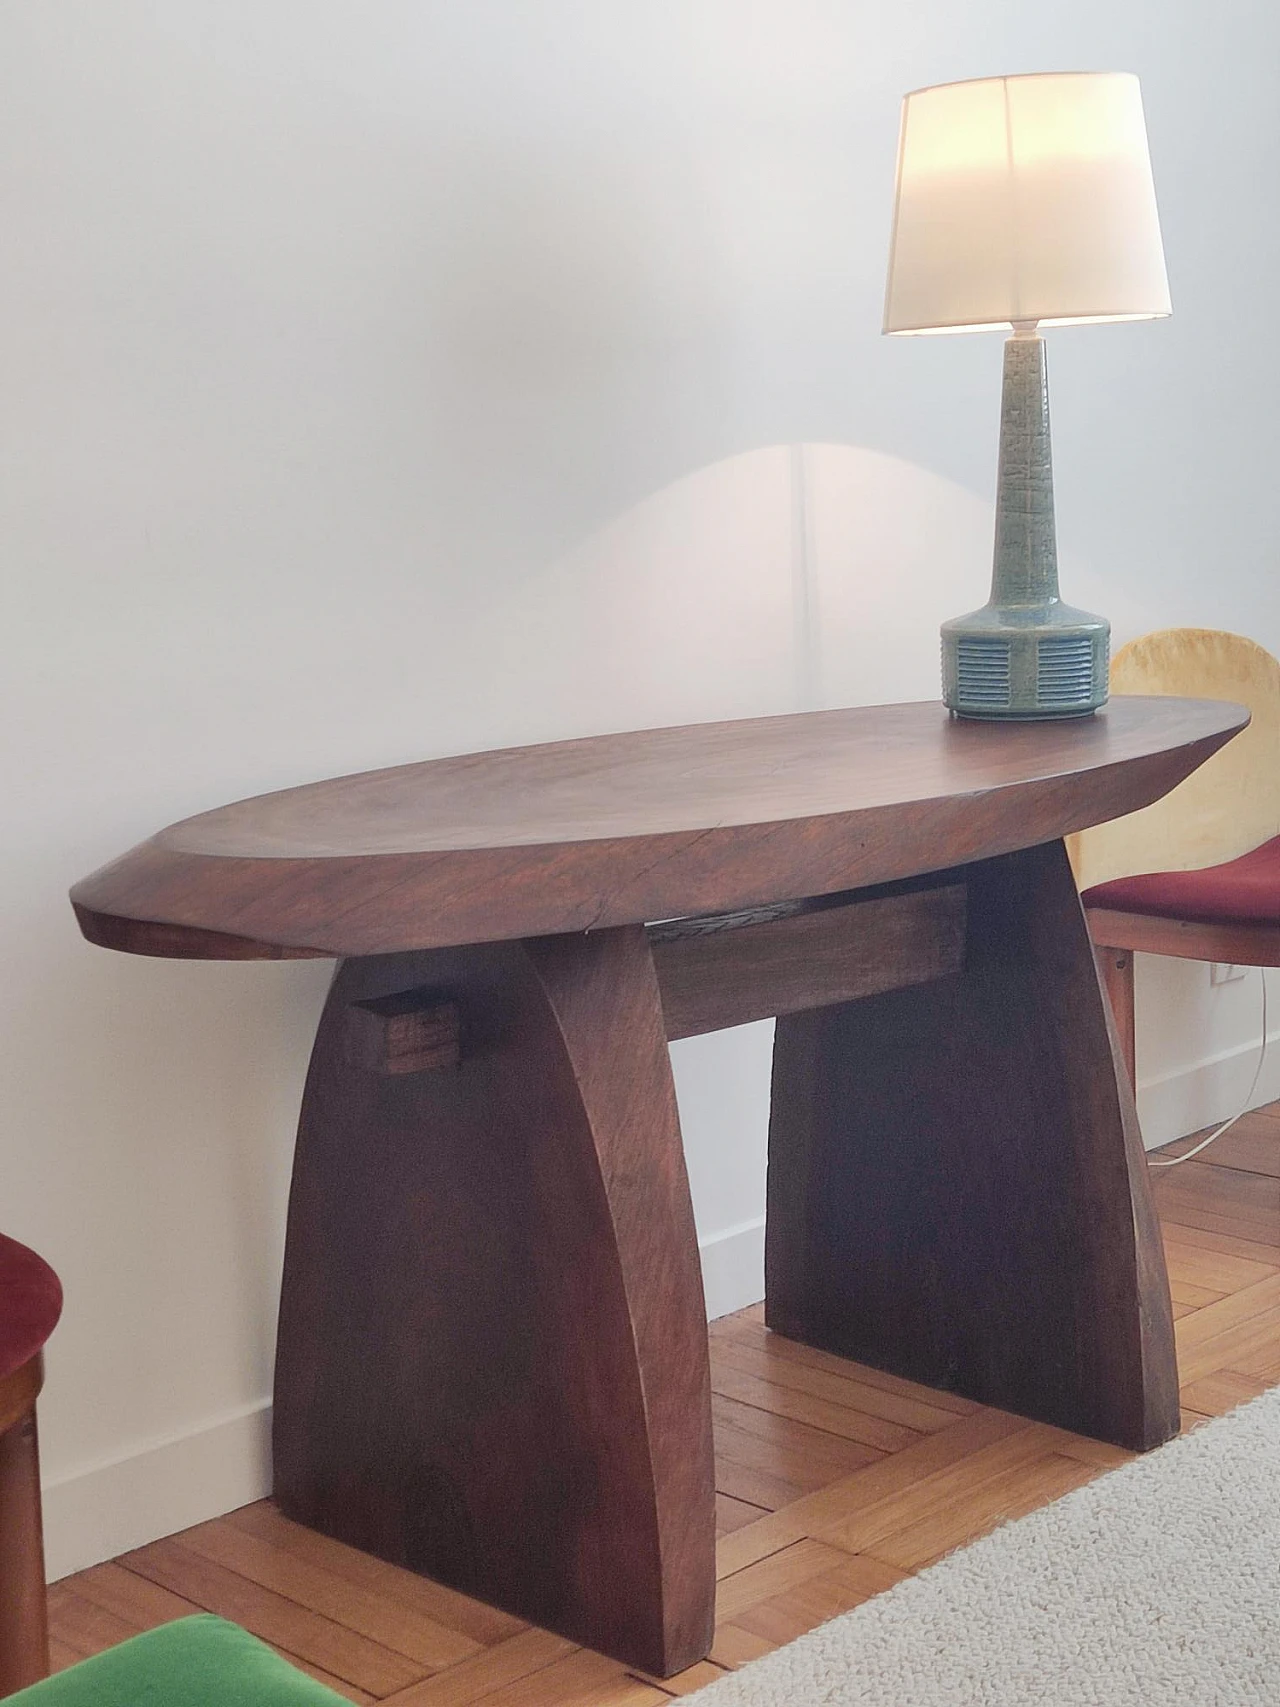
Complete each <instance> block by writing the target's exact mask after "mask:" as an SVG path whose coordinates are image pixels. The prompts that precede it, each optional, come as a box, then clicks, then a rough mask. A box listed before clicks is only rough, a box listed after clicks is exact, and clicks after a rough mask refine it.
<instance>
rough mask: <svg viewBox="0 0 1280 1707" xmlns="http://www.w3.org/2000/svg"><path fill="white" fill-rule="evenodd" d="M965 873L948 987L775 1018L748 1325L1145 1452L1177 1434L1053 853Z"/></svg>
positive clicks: (1163, 1328) (1158, 1289)
mask: <svg viewBox="0 0 1280 1707" xmlns="http://www.w3.org/2000/svg"><path fill="white" fill-rule="evenodd" d="M967 876H968V888H969V901H968V941H967V949H966V957H965V966H964V969H963V971H962V972H960V973H959V974H957V975H954V976H950V977H947V978H943V979H939V980H937V981H936V982H933V983H929V984H922V985H918V986H915V987H913V988H909V989H901V990H895V991H892V992H890V993H888V994H886V995H881V996H875V997H871V998H869V999H867V1000H864V1001H857V1002H850V1003H846V1004H844V1005H841V1006H837V1007H829V1008H824V1009H820V1010H817V1011H815V1012H812V1013H806V1014H800V1015H796V1016H793V1017H789V1018H786V1019H782V1020H779V1022H778V1027H777V1037H776V1042H775V1046H774V1077H773V1112H772V1118H771V1123H770V1135H769V1146H770V1149H769V1195H768V1222H767V1236H766V1237H767V1248H766V1286H767V1291H768V1299H767V1304H766V1320H767V1322H768V1323H769V1325H770V1327H772V1328H775V1329H776V1330H778V1331H779V1332H780V1333H783V1334H786V1335H789V1336H790V1337H792V1338H795V1339H799V1340H804V1341H807V1342H808V1343H810V1344H812V1345H817V1346H822V1347H825V1348H826V1349H828V1350H831V1351H836V1352H840V1353H842V1354H844V1355H845V1356H849V1357H855V1358H858V1359H861V1360H862V1361H864V1362H867V1363H871V1364H874V1365H876V1366H878V1367H880V1368H883V1369H888V1370H892V1371H895V1372H896V1373H898V1374H901V1375H905V1376H909V1377H912V1378H914V1379H916V1380H919V1381H923V1382H926V1383H928V1384H930V1385H932V1386H938V1387H945V1388H950V1389H952V1390H954V1391H956V1392H960V1393H963V1394H966V1395H967V1396H968V1397H970V1398H973V1399H978V1400H980V1401H982V1402H984V1403H986V1404H992V1405H999V1406H1003V1407H1005V1408H1007V1409H1009V1410H1013V1411H1016V1412H1019V1413H1020V1414H1022V1415H1025V1416H1031V1417H1036V1418H1039V1419H1042V1420H1044V1421H1047V1422H1052V1423H1057V1424H1059V1425H1061V1426H1062V1427H1064V1428H1069V1429H1073V1430H1077V1431H1079V1432H1080V1433H1083V1434H1088V1435H1093V1436H1096V1437H1098V1438H1100V1439H1104V1440H1110V1441H1115V1442H1117V1443H1118V1444H1120V1445H1123V1446H1128V1447H1133V1448H1137V1449H1141V1448H1146V1447H1149V1446H1155V1445H1157V1444H1158V1443H1159V1442H1161V1441H1163V1440H1167V1439H1168V1438H1169V1437H1170V1436H1171V1435H1173V1434H1175V1433H1176V1432H1177V1429H1178V1391H1177V1385H1178V1384H1177V1369H1176V1364H1175V1360H1174V1347H1173V1324H1172V1312H1171V1307H1170V1302H1169V1288H1168V1281H1167V1278H1166V1275H1165V1268H1164V1258H1163V1254H1162V1250H1161V1245H1160V1237H1159V1228H1158V1225H1157V1222H1156V1217H1155V1211H1154V1208H1153V1206H1152V1201H1151V1195H1150V1188H1149V1185H1148V1180H1147V1169H1146V1162H1145V1159H1144V1155H1143V1151H1142V1145H1141V1140H1140V1137H1139V1134H1138V1125H1137V1116H1136V1114H1135V1112H1134V1106H1133V1092H1132V1089H1131V1087H1130V1084H1129V1081H1128V1076H1127V1074H1125V1073H1124V1071H1123V1070H1121V1071H1119V1072H1117V1062H1116V1043H1115V1035H1114V1029H1113V1027H1112V1026H1111V1024H1110V1018H1109V1015H1108V1012H1107V1008H1106V1005H1105V1003H1104V1001H1103V997H1102V994H1101V991H1100V988H1099V983H1098V974H1097V970H1096V968H1095V966H1094V961H1093V955H1092V953H1091V950H1090V944H1089V937H1088V933H1087V931H1086V929H1085V924H1084V919H1083V915H1082V912H1081V909H1080V903H1079V900H1078V898H1077V896H1076V891H1075V886H1074V883H1073V882H1072V878H1071V872H1070V868H1069V867H1068V864H1067V860H1066V855H1065V852H1064V850H1063V848H1062V844H1061V843H1059V842H1054V843H1050V844H1047V845H1045V846H1042V847H1038V848H1030V849H1027V850H1026V851H1024V852H1021V853H1015V854H1010V855H1007V856H1005V857H1004V858H1000V859H994V860H989V861H984V862H982V863H981V864H977V865H973V866H970V867H968V868H967Z"/></svg>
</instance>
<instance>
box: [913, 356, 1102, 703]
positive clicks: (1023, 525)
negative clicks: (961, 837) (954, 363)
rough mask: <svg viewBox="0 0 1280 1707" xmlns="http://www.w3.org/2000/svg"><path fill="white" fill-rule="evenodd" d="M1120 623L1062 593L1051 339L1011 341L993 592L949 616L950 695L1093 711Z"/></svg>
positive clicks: (945, 641) (945, 684)
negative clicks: (1048, 357)
mask: <svg viewBox="0 0 1280 1707" xmlns="http://www.w3.org/2000/svg"><path fill="white" fill-rule="evenodd" d="M1110 638H1111V624H1110V623H1109V622H1108V621H1107V619H1106V618H1105V617H1101V616H1093V615H1092V614H1091V613H1090V612H1088V611H1082V610H1075V609H1074V608H1073V607H1072V606H1071V605H1065V604H1063V602H1062V600H1061V598H1060V597H1059V596H1058V554H1057V543H1056V539H1055V533H1054V516H1053V463H1052V458H1051V453H1050V444H1049V391H1048V381H1047V376H1046V372H1045V359H1044V341H1043V339H1041V338H1039V337H1037V336H1036V335H1035V331H1034V328H1032V329H1031V330H1030V331H1028V330H1026V329H1023V328H1020V329H1019V330H1017V331H1015V333H1014V335H1013V336H1012V337H1011V338H1010V339H1009V340H1008V342H1007V343H1006V345H1005V356H1004V390H1003V395H1002V400H1001V415H1000V472H999V476H998V481H997V495H996V541H995V562H994V565H993V569H992V577H991V598H990V600H989V601H988V603H987V604H985V605H984V606H983V607H982V609H981V610H976V611H972V612H971V613H970V614H969V615H968V616H958V617H953V618H952V620H951V621H950V622H945V623H943V625H942V698H943V702H944V703H945V704H946V705H947V706H948V707H949V708H950V709H951V710H952V711H954V712H955V713H956V714H957V715H958V716H961V717H980V718H1005V719H1019V720H1025V719H1040V718H1049V717H1087V716H1088V715H1089V714H1090V713H1091V712H1094V711H1096V710H1097V709H1098V707H1099V706H1100V705H1105V704H1106V701H1107V669H1108V663H1109V657H1108V654H1109V648H1110Z"/></svg>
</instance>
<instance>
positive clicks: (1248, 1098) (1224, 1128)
mask: <svg viewBox="0 0 1280 1707" xmlns="http://www.w3.org/2000/svg"><path fill="white" fill-rule="evenodd" d="M1258 976H1259V978H1261V979H1262V1048H1261V1049H1260V1050H1259V1051H1258V1065H1257V1066H1256V1067H1255V1068H1254V1069H1253V1082H1252V1083H1251V1084H1250V1086H1249V1089H1248V1091H1247V1092H1246V1093H1245V1099H1244V1107H1243V1108H1241V1109H1239V1110H1238V1111H1237V1112H1236V1113H1235V1114H1233V1115H1232V1116H1231V1119H1230V1120H1224V1121H1223V1123H1222V1125H1221V1126H1220V1127H1219V1128H1218V1130H1217V1131H1216V1132H1211V1133H1210V1134H1209V1136H1208V1137H1207V1138H1202V1139H1201V1140H1200V1142H1199V1143H1198V1144H1196V1145H1195V1146H1194V1147H1193V1148H1192V1149H1190V1150H1184V1151H1183V1153H1182V1155H1180V1156H1170V1157H1169V1158H1168V1159H1167V1160H1165V1161H1162V1162H1150V1163H1148V1166H1149V1167H1153V1168H1176V1167H1177V1165H1178V1163H1179V1162H1189V1161H1190V1160H1191V1158H1192V1156H1198V1155H1199V1154H1200V1152H1201V1150H1207V1149H1208V1148H1209V1146H1210V1144H1212V1143H1213V1141H1214V1139H1215V1138H1221V1136H1222V1134H1223V1133H1224V1132H1229V1131H1230V1130H1231V1128H1232V1127H1233V1126H1234V1125H1235V1123H1236V1121H1237V1120H1239V1119H1240V1117H1241V1115H1245V1114H1248V1112H1249V1110H1250V1109H1251V1108H1252V1107H1253V1093H1254V1092H1255V1091H1256V1090H1257V1088H1258V1080H1259V1079H1260V1078H1261V1077H1262V1063H1263V1062H1264V1061H1265V1060H1266V1058H1267V972H1266V968H1265V967H1263V966H1259V968H1258Z"/></svg>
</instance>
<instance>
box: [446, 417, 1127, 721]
mask: <svg viewBox="0 0 1280 1707" xmlns="http://www.w3.org/2000/svg"><path fill="white" fill-rule="evenodd" d="M992 529H993V515H992V506H991V504H990V503H988V502H985V501H983V500H981V499H979V498H975V497H974V496H973V494H972V493H971V492H969V491H967V490H966V489H965V488H963V487H961V486H959V485H956V484H955V483H954V482H952V481H949V480H946V479H943V478H942V477H940V476H939V475H936V474H932V473H930V472H929V471H928V470H926V469H923V468H919V467H917V466H916V465H914V464H912V463H909V462H906V461H903V460H902V459H900V458H897V457H892V456H886V455H883V454H882V453H880V452H877V451H872V450H865V449H861V448H859V447H857V446H851V445H796V446H787V445H775V446H770V447H768V448H767V449H761V450H754V451H748V452H745V453H743V454H742V455H739V456H734V457H729V458H727V459H726V460H724V461H723V462H717V463H713V464H711V465H710V466H709V467H707V468H702V469H699V470H698V471H697V472H696V473H693V474H689V475H686V476H685V477H684V478H682V479H680V480H677V481H674V482H672V484H671V485H669V486H667V487H664V488H663V489H662V490H661V491H659V492H656V493H654V494H653V495H652V496H651V497H649V498H647V499H645V500H644V501H643V502H641V503H639V504H637V505H635V506H634V507H633V508H632V509H630V510H628V511H626V512H625V513H624V514H623V515H622V516H620V517H618V518H617V520H616V521H614V522H612V523H611V524H610V525H609V526H607V527H605V528H603V529H601V530H600V531H599V532H598V533H596V534H594V535H593V536H592V537H591V538H590V539H588V540H587V541H585V542H584V543H583V544H582V545H581V546H579V547H578V548H577V549H576V550H574V551H572V552H571V553H569V554H568V555H567V556H566V557H564V558H563V559H561V560H560V561H559V562H557V563H555V564H554V565H552V566H551V567H549V568H548V569H546V570H545V571H544V572H542V573H541V574H537V575H533V576H530V577H529V579H528V580H526V581H525V582H523V583H522V584H521V585H520V586H519V588H518V589H516V590H514V591H513V592H511V593H510V594H509V595H508V596H507V597H506V599H505V600H504V601H503V602H502V604H501V605H500V606H499V607H498V608H497V609H496V610H494V611H492V612H491V613H489V615H488V617H487V619H486V628H485V640H484V646H483V651H487V653H488V656H489V659H490V660H491V661H492V667H493V668H494V669H495V670H496V671H498V672H500V673H501V674H502V675H503V676H505V677H507V678H508V679H511V680H516V681H519V683H520V684H521V688H522V695H521V697H522V701H523V704H524V705H525V706H526V707H527V710H528V713H529V714H530V715H531V716H532V717H533V718H534V719H535V720H536V721H537V723H538V725H539V728H540V729H541V730H542V731H544V733H542V734H540V735H539V736H538V737H536V738H539V739H545V738H553V736H554V735H562V734H570V733H574V734H578V733H588V732H594V731H597V730H604V729H620V728H625V727H634V726H643V725H645V724H657V723H675V722H683V721H690V722H692V721H697V720H700V719H707V718H720V717H726V718H727V717H747V716H759V715H763V714H767V713H772V712H784V711H793V710H802V709H809V708H814V707H821V706H839V705H874V704H883V703H888V702H891V701H895V700H911V699H933V698H936V697H937V695H938V625H939V623H941V622H942V621H943V620H944V619H945V618H946V617H948V616H954V615H956V614H958V612H959V611H961V610H964V609H968V608H971V607H972V606H975V605H979V604H981V603H983V602H984V600H985V598H986V596H987V591H988V587H989V581H990V560H991V546H992ZM1062 571H1063V581H1064V585H1065V587H1066V588H1067V589H1068V596H1069V597H1070V598H1071V599H1072V600H1073V601H1075V602H1079V603H1080V604H1082V605H1084V606H1085V607H1087V608H1090V609H1100V610H1104V611H1107V612H1109V613H1110V615H1111V618H1112V622H1113V625H1114V628H1115V631H1116V635H1117V637H1118V639H1125V638H1127V637H1128V636H1129V635H1131V634H1136V633H1139V632H1141V631H1142V629H1143V627H1144V626H1146V625H1147V624H1146V623H1145V619H1144V614H1143V612H1142V610H1141V608H1140V607H1139V606H1138V605H1137V604H1136V603H1134V602H1133V601H1132V600H1130V599H1128V598H1126V597H1125V596H1124V595H1122V594H1121V593H1120V592H1119V590H1118V589H1117V588H1115V587H1113V586H1111V585H1109V584H1107V583H1106V582H1105V581H1104V580H1103V579H1102V578H1101V577H1100V576H1098V575H1096V574H1093V573H1091V572H1089V571H1088V570H1087V569H1084V568H1082V567H1081V566H1079V565H1076V564H1073V563H1072V561H1071V560H1070V558H1065V559H1064V561H1063V564H1062ZM473 644H474V648H475V652H476V655H477V656H480V655H482V647H481V644H480V642H479V639H478V637H477V638H476V639H475V641H474V642H473ZM521 738H522V739H528V738H531V737H530V736H528V735H522V737H521Z"/></svg>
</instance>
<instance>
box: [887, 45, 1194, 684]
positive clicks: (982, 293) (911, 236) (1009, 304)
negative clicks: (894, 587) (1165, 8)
mask: <svg viewBox="0 0 1280 1707" xmlns="http://www.w3.org/2000/svg"><path fill="white" fill-rule="evenodd" d="M1169 312H1170V302H1169V285H1168V280H1167V278H1166V275H1165V265H1164V250H1163V247H1162V244H1161V241H1160V224H1159V219H1158V216H1157V213H1156V200H1155V187H1154V184H1153V182H1152V176H1151V163H1150V158H1149V155H1148V151H1147V136H1146V125H1145V122H1144V119H1143V112H1142V96H1141V92H1140V90H1139V87H1138V80H1137V78H1136V77H1133V76H1130V75H1128V74H1126V73H1121V72H1062V73H1058V72H1045V73H1036V74H1032V75H1030V76H1022V77H989V78H982V79H979V80H977V81H974V82H968V83H948V84H943V85H941V86H939V87H936V88H931V89H920V90H917V91H916V92H915V93H913V94H910V95H908V96H907V97H906V99H905V100H904V102H903V105H902V129H901V134H900V137H899V144H898V178H897V194H896V199H895V206H894V222H893V239H892V243H891V247H890V257H889V279H888V287H887V290H886V294H885V317H884V330H885V331H886V332H889V333H897V334H904V333H905V334H912V333H938V332H974V331H993V330H996V329H1000V328H1008V329H1010V330H1011V331H1012V334H1013V335H1012V337H1010V339H1009V340H1008V342H1007V344H1006V346H1005V367H1004V389H1003V398H1002V414H1001V434H1000V466H999V475H998V481H997V499H996V543H995V560H994V567H993V574H992V588H991V599H990V601H989V602H988V604H987V605H985V606H984V607H983V609H982V610H980V611H975V612H973V613H972V614H971V615H969V616H966V617H959V618H956V619H955V620H954V621H953V622H950V623H947V624H945V625H944V627H943V631H942V650H943V699H944V700H945V702H946V704H947V705H948V706H950V708H951V709H952V710H953V711H955V712H958V713H960V714H962V715H964V716H969V717H1005V718H1008V717H1014V718H1027V717H1036V718H1039V717H1072V716H1081V715H1083V714H1086V713H1088V712H1091V711H1094V710H1096V709H1097V707H1098V706H1100V705H1102V704H1103V703H1105V701H1106V697H1107V650H1108V641H1109V635H1110V627H1109V624H1108V623H1107V622H1106V620H1105V618H1102V617H1095V616H1092V615H1090V614H1089V613H1088V612H1085V611H1076V610H1072V609H1071V607H1069V606H1067V605H1064V604H1063V603H1062V600H1061V598H1060V596H1059V593H1058V566H1057V547H1056V540H1055V532H1054V513H1053V473H1052V461H1051V455H1050V441H1049V402H1048V387H1047V378H1046V371H1045V360H1044V344H1043V341H1042V339H1041V338H1040V337H1039V335H1038V330H1037V328H1038V327H1040V326H1064V325H1071V324H1080V323H1089V322H1098V321H1106V320H1146V319H1153V318H1156V317H1158V316H1161V315H1166V314H1168V313H1169Z"/></svg>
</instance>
